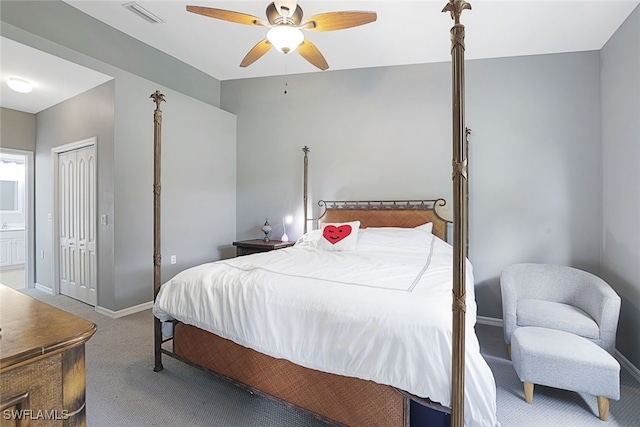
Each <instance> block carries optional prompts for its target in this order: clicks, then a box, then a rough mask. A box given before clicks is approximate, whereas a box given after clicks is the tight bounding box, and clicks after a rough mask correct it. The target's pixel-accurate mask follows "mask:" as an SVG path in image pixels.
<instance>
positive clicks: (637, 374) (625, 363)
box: [615, 350, 640, 383]
mask: <svg viewBox="0 0 640 427" xmlns="http://www.w3.org/2000/svg"><path fill="white" fill-rule="evenodd" d="M615 356H616V359H618V362H619V363H620V366H622V367H623V368H625V369H626V370H627V372H629V373H630V374H631V376H632V377H633V378H635V379H636V381H638V382H639V383H640V369H638V368H636V366H635V365H634V364H633V363H631V362H630V361H629V359H627V358H626V357H624V356H623V355H622V353H620V352H619V351H618V350H616V351H615Z"/></svg>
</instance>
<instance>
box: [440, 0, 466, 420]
mask: <svg viewBox="0 0 640 427" xmlns="http://www.w3.org/2000/svg"><path fill="white" fill-rule="evenodd" d="M465 9H471V5H470V4H469V3H467V2H466V1H464V0H450V1H449V3H448V4H447V5H446V6H445V7H444V9H443V10H442V11H443V12H449V13H451V18H452V19H453V20H454V22H455V24H454V26H453V28H451V60H452V87H451V94H452V101H453V105H452V107H453V162H452V163H453V176H452V178H453V350H452V370H451V426H452V427H462V426H464V388H465V386H464V369H465V368H464V362H465V345H464V343H465V330H464V329H465V312H466V305H465V297H466V288H465V278H466V259H467V243H468V231H469V230H468V208H469V206H468V198H467V195H468V192H469V187H468V182H467V150H466V147H465V146H466V138H465V132H466V130H465V123H464V25H462V24H461V23H460V15H461V14H462V11H463V10H465Z"/></svg>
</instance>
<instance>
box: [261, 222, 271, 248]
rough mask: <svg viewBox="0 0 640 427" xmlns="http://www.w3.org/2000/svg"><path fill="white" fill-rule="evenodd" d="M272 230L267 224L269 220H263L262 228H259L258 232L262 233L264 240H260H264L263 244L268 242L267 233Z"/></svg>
mask: <svg viewBox="0 0 640 427" xmlns="http://www.w3.org/2000/svg"><path fill="white" fill-rule="evenodd" d="M272 229H273V228H272V227H271V225H270V224H269V220H268V219H265V220H264V225H263V226H262V227H260V230H262V232H263V233H264V238H263V239H262V240H264V241H265V242H268V241H269V233H271V230H272Z"/></svg>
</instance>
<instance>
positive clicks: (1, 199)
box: [0, 180, 18, 212]
mask: <svg viewBox="0 0 640 427" xmlns="http://www.w3.org/2000/svg"><path fill="white" fill-rule="evenodd" d="M0 211H3V212H16V211H18V181H6V180H0Z"/></svg>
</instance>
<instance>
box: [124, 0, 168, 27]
mask: <svg viewBox="0 0 640 427" xmlns="http://www.w3.org/2000/svg"><path fill="white" fill-rule="evenodd" d="M122 7H125V8H127V9H129V10H130V11H131V12H133V13H135V14H136V15H138V16H139V17H140V18H142V19H144V20H145V21H149V22H151V23H152V24H161V23H163V22H165V21H164V19H162V18H159V17H158V16H156V15H154V14H153V13H151V12H149V11H148V10H147V9H145V8H144V7H142V6H140V5H139V4H138V3H136V2H134V1H132V2H129V3H124V4H123V5H122Z"/></svg>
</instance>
